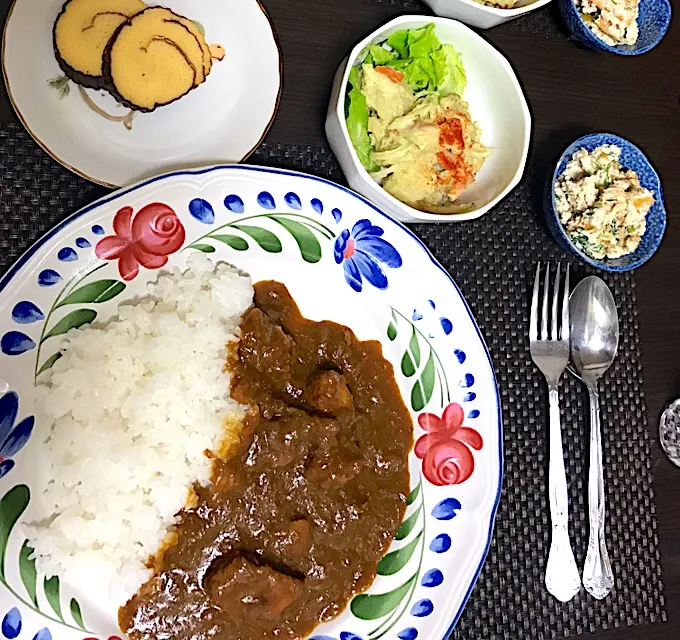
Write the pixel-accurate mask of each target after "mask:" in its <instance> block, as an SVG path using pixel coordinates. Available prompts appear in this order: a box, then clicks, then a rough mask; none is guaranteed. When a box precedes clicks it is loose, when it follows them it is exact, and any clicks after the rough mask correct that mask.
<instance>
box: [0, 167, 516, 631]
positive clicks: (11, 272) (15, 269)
mask: <svg viewBox="0 0 680 640" xmlns="http://www.w3.org/2000/svg"><path fill="white" fill-rule="evenodd" d="M222 169H229V170H246V171H257V172H260V173H271V174H275V175H284V176H295V177H299V178H306V179H308V180H311V181H313V182H320V183H322V184H326V185H329V186H331V187H335V188H336V189H339V190H341V191H344V192H345V193H347V194H349V195H350V196H353V197H355V198H357V199H358V200H359V201H361V202H363V203H364V204H365V205H368V206H369V207H370V208H371V209H372V210H373V211H375V213H377V214H379V215H380V216H382V217H383V218H386V219H388V220H389V221H390V222H393V223H394V224H396V225H397V227H400V228H401V230H402V231H404V232H405V233H407V234H408V235H409V236H411V238H413V240H415V241H416V243H417V244H418V245H419V246H420V248H421V249H422V250H423V251H424V252H425V255H427V256H428V258H429V259H430V261H431V262H432V264H433V265H434V266H435V267H436V268H438V269H439V270H440V271H442V272H443V273H444V274H445V275H446V277H447V278H448V279H449V281H450V282H451V284H452V285H453V286H454V288H455V290H456V292H457V293H458V295H459V296H460V299H461V300H462V302H463V305H464V306H465V310H466V311H467V314H468V316H469V318H470V320H471V321H472V325H473V326H474V328H475V331H476V332H477V337H478V338H479V340H480V342H481V344H482V347H483V348H484V353H485V354H486V357H487V360H488V363H489V366H490V368H491V375H492V377H493V382H494V389H495V392H496V405H497V407H498V436H499V437H498V462H499V476H498V488H497V490H496V497H495V499H494V504H493V507H492V509H491V515H490V520H489V527H488V532H487V539H486V544H485V546H484V553H483V554H482V558H481V559H480V562H479V564H478V565H477V568H476V569H475V575H474V577H473V579H472V581H471V582H470V586H469V587H468V590H467V591H466V593H465V595H464V596H463V601H462V602H461V605H460V607H459V609H458V611H457V612H456V614H455V616H454V618H453V620H452V622H451V624H450V625H449V628H448V630H447V631H446V633H445V634H444V636H443V638H442V640H446V639H447V638H448V637H449V635H450V634H451V632H452V631H453V630H454V628H455V627H456V624H457V623H458V620H459V619H460V616H461V614H462V613H463V610H464V609H465V605H466V604H467V601H468V599H469V598H470V594H471V593H472V589H473V588H474V586H475V584H476V583H477V579H478V578H479V574H480V573H481V571H482V567H483V566H484V561H485V560H486V557H487V555H488V553H489V547H490V546H491V538H492V536H493V529H494V523H495V520H496V515H497V513H498V505H499V503H500V498H501V491H502V487H503V462H504V459H503V415H502V411H501V397H500V393H499V391H498V380H497V379H496V372H495V370H494V366H493V361H492V360H491V354H490V353H489V349H488V347H487V346H486V342H485V341H484V337H483V336H482V333H481V331H480V330H479V326H478V325H477V322H476V321H475V318H474V316H473V315H472V311H471V310H470V307H469V306H468V303H467V300H466V299H465V297H464V296H463V294H462V292H461V290H460V289H459V288H458V285H457V284H456V282H455V280H454V279H453V278H452V277H451V274H450V273H449V272H448V271H447V270H446V269H444V267H442V265H441V264H439V262H438V261H437V259H436V258H435V257H434V256H433V255H432V253H431V252H430V250H429V249H428V248H427V247H426V246H425V244H424V243H423V241H422V240H421V239H420V238H419V237H418V236H417V235H416V234H415V233H413V231H411V230H410V229H409V228H408V227H406V226H405V225H403V224H402V223H401V222H399V221H398V220H395V219H394V218H391V217H390V216H388V215H387V214H386V213H385V212H384V211H381V210H380V209H379V208H378V207H376V206H375V205H374V204H373V203H372V202H370V201H369V200H367V199H366V198H364V197H363V196H361V195H359V194H358V193H355V192H354V191H352V190H351V189H348V188H347V187H343V186H342V185H339V184H336V183H335V182H331V181H330V180H326V179H325V178H319V177H317V176H312V175H309V174H306V173H301V172H299V171H291V170H289V169H273V168H269V167H258V166H255V165H246V164H238V165H230V164H222V165H214V166H211V167H206V168H202V169H185V170H179V171H172V172H169V173H164V174H163V175H160V176H156V177H154V178H149V179H148V180H144V181H142V182H139V183H137V184H135V185H132V186H130V187H125V188H122V189H118V190H116V191H114V192H113V193H111V194H109V195H107V196H103V197H102V198H99V199H98V200H95V201H94V202H92V203H91V204H89V205H87V206H85V207H83V208H82V209H79V210H78V211H76V212H75V213H73V214H71V215H70V216H68V217H67V218H65V219H64V220H62V221H61V222H60V223H58V224H57V225H56V226H54V227H52V228H51V229H49V230H48V231H46V232H45V233H44V234H43V235H42V236H41V237H40V238H38V240H36V241H35V242H34V243H33V245H31V247H29V248H28V249H27V250H26V251H25V252H24V253H23V254H22V255H21V256H19V258H18V259H17V260H16V262H15V263H14V264H13V265H12V266H11V267H10V268H9V269H8V270H7V272H6V273H5V275H3V276H2V278H0V293H2V291H3V290H4V289H5V287H6V286H7V285H8V284H9V283H10V282H11V280H12V279H13V278H14V277H15V276H16V275H17V274H18V273H19V270H20V269H21V268H22V267H23V266H24V265H25V264H26V262H28V260H30V259H31V257H33V255H35V253H36V252H37V251H38V249H40V247H42V245H43V244H45V243H46V242H47V241H48V240H50V239H51V238H53V237H54V236H55V235H56V234H57V233H59V232H60V231H61V230H62V229H64V228H66V227H67V226H68V225H70V224H71V223H72V222H74V221H75V220H77V219H78V218H81V217H82V216H84V215H86V214H87V213H89V212H90V211H92V210H93V209H96V208H97V207H99V206H100V205H103V204H107V203H109V202H112V201H114V200H117V199H118V198H120V197H122V196H125V195H127V194H129V193H132V192H134V191H137V190H138V189H141V188H142V187H145V186H147V185H150V184H153V183H154V182H158V181H160V180H165V179H167V178H171V177H174V176H186V175H193V176H195V175H202V174H206V173H211V172H213V171H220V170H222Z"/></svg>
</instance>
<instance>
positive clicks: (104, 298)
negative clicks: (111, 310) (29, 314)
mask: <svg viewBox="0 0 680 640" xmlns="http://www.w3.org/2000/svg"><path fill="white" fill-rule="evenodd" d="M123 291H125V284H124V283H123V282H121V281H120V280H97V281H96V282H90V283H89V284H86V285H84V286H82V287H80V288H79V289H76V290H75V291H73V292H71V293H69V294H68V295H67V296H66V297H65V298H64V299H63V300H62V301H61V302H59V304H57V306H56V307H55V308H56V309H58V308H59V307H63V306H65V305H67V304H87V303H91V304H99V303H100V302H108V301H109V300H111V299H113V298H115V297H116V296H117V295H119V294H121V293H123Z"/></svg>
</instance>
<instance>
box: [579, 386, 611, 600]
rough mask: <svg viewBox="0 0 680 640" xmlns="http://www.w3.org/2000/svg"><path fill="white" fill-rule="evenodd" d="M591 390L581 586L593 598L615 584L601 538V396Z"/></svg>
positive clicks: (602, 478) (602, 515) (602, 488)
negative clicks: (585, 547) (586, 521)
mask: <svg viewBox="0 0 680 640" xmlns="http://www.w3.org/2000/svg"><path fill="white" fill-rule="evenodd" d="M588 391H589V394H590V470H589V472H588V517H589V520H590V537H589V539H588V552H587V554H586V562H585V566H584V567H583V586H584V587H585V588H586V591H587V592H588V593H589V594H590V595H592V596H593V597H594V598H597V599H598V600H601V599H602V598H604V597H605V596H606V595H607V594H608V593H609V592H610V591H611V590H612V588H613V587H614V576H613V574H612V567H611V563H610V562H609V554H608V553H607V545H606V542H605V539H604V513H605V512H604V476H603V473H604V470H603V468H602V441H601V440H602V439H601V434H600V400H599V398H598V395H597V391H595V390H594V389H589V390H588Z"/></svg>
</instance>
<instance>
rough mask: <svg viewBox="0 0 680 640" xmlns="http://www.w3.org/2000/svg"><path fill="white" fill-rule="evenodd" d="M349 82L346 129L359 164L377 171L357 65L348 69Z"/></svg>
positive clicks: (366, 108)
mask: <svg viewBox="0 0 680 640" xmlns="http://www.w3.org/2000/svg"><path fill="white" fill-rule="evenodd" d="M349 83H350V85H351V86H352V89H351V91H350V92H349V94H348V96H347V97H348V98H349V106H348V110H347V131H348V133H349V137H350V140H351V141H352V145H353V146H354V148H355V149H356V152H357V156H359V160H360V162H361V164H363V165H364V167H365V168H366V169H367V170H368V171H378V170H379V169H380V167H379V166H378V165H377V164H376V163H375V162H373V160H371V152H372V151H373V145H372V144H371V139H370V138H369V137H368V106H367V105H366V96H365V95H364V94H363V93H361V82H360V80H359V69H358V68H357V67H353V68H352V70H351V71H350V74H349Z"/></svg>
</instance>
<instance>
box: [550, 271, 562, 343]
mask: <svg viewBox="0 0 680 640" xmlns="http://www.w3.org/2000/svg"><path fill="white" fill-rule="evenodd" d="M561 267H562V265H561V264H560V263H559V262H558V263H557V272H556V273H555V289H554V291H553V301H552V329H551V333H550V339H551V340H559V333H558V330H559V321H558V316H557V307H558V304H559V301H560V268H561Z"/></svg>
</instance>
